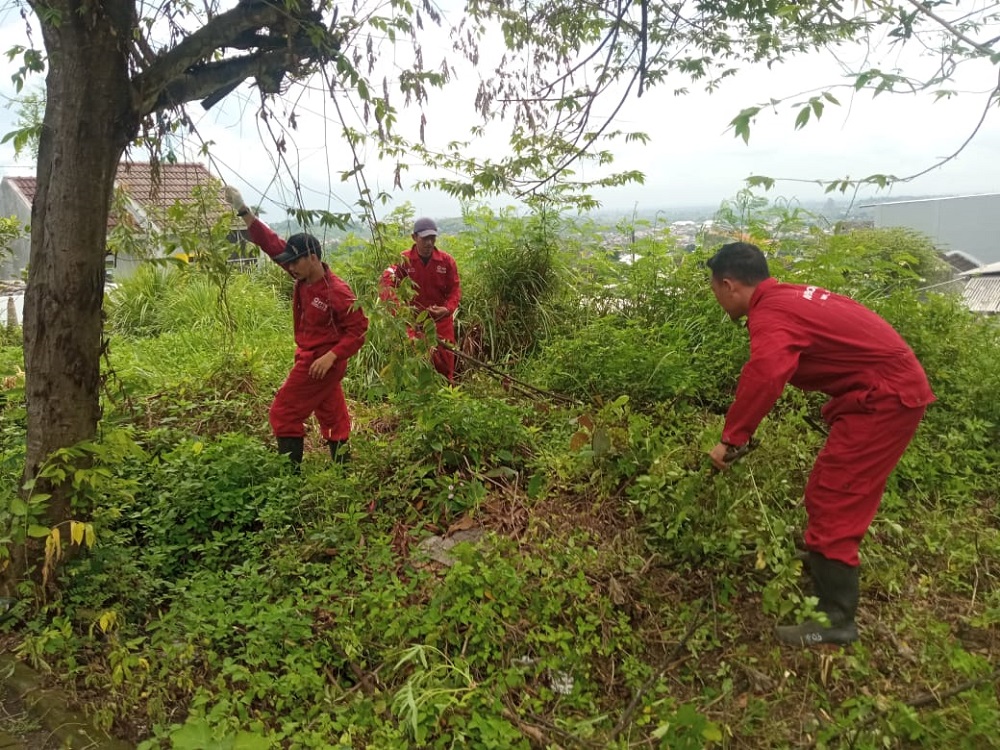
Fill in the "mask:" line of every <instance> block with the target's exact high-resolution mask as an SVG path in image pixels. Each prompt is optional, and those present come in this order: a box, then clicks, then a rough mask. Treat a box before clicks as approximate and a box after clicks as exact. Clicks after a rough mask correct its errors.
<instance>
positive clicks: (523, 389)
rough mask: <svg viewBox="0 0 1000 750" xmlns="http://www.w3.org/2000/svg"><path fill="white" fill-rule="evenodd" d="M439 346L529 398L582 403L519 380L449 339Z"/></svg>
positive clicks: (439, 342) (441, 342) (440, 342)
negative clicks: (455, 344)
mask: <svg viewBox="0 0 1000 750" xmlns="http://www.w3.org/2000/svg"><path fill="white" fill-rule="evenodd" d="M438 346H443V347H444V348H445V349H447V350H448V351H450V352H451V353H452V354H454V355H455V356H456V357H460V358H461V359H464V360H465V361H466V362H470V363H472V364H473V365H475V366H476V367H478V368H480V369H481V370H484V371H485V372H486V373H487V374H489V375H491V376H493V377H494V378H496V379H497V380H499V381H500V382H501V383H502V384H505V385H509V386H510V387H511V388H512V389H514V390H516V391H518V392H519V393H521V394H523V395H525V396H527V397H528V398H532V399H535V400H537V399H538V397H539V396H543V397H545V398H548V399H551V400H553V401H556V402H559V403H563V404H579V403H580V402H579V401H577V400H576V399H574V398H570V397H569V396H563V395H562V394H561V393H553V392H552V391H546V390H545V389H543V388H539V387H538V386H535V385H532V384H531V383H526V382H525V381H523V380H518V379H517V378H515V377H513V376H512V375H508V374H507V373H505V372H504V371H503V370H499V369H497V368H496V367H494V366H493V365H490V364H487V363H486V362H483V361H482V360H480V359H476V358H475V357H473V356H471V355H469V354H466V353H465V352H462V351H459V350H458V349H457V348H455V347H454V346H452V345H451V344H450V343H449V342H447V341H438Z"/></svg>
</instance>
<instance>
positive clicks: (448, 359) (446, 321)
mask: <svg viewBox="0 0 1000 750" xmlns="http://www.w3.org/2000/svg"><path fill="white" fill-rule="evenodd" d="M434 327H435V328H436V329H437V337H438V341H447V342H448V343H449V344H451V345H452V346H454V345H455V319H454V318H453V317H452V316H451V315H449V316H448V317H447V318H442V319H441V320H439V321H437V322H436V323H435V324H434ZM431 362H432V363H433V364H434V369H435V370H437V371H438V372H439V373H441V374H442V375H444V376H445V377H446V378H448V382H449V383H450V382H452V381H454V379H455V354H454V353H453V352H450V351H448V350H447V349H446V348H445V347H444V346H442V345H440V344H439V345H438V346H435V347H434V353H433V354H432V355H431Z"/></svg>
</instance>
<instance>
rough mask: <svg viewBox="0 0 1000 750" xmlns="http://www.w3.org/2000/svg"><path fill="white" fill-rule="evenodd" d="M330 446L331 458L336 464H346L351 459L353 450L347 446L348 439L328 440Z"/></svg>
mask: <svg viewBox="0 0 1000 750" xmlns="http://www.w3.org/2000/svg"><path fill="white" fill-rule="evenodd" d="M326 444H327V445H329V446H330V458H331V459H333V462H334V463H336V464H346V463H347V462H348V461H350V460H351V451H350V450H349V449H348V447H347V441H346V440H327V441H326Z"/></svg>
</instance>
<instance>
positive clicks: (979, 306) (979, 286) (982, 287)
mask: <svg viewBox="0 0 1000 750" xmlns="http://www.w3.org/2000/svg"><path fill="white" fill-rule="evenodd" d="M962 297H963V298H964V299H965V304H966V306H967V307H968V308H969V309H970V310H972V312H978V313H1000V276H974V277H972V278H970V279H969V280H968V282H966V284H965V289H963V290H962Z"/></svg>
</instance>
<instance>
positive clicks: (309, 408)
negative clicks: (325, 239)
mask: <svg viewBox="0 0 1000 750" xmlns="http://www.w3.org/2000/svg"><path fill="white" fill-rule="evenodd" d="M225 192H226V201H227V202H228V203H229V205H230V206H232V208H233V210H234V211H236V214H237V215H238V216H239V217H241V218H242V219H243V221H244V223H245V224H246V227H247V229H248V230H249V236H250V241H251V242H253V243H254V244H255V245H257V246H259V247H260V249H261V250H263V251H264V252H265V253H266V254H267V255H268V257H269V258H270V259H271V260H273V261H274V262H275V263H277V264H279V265H280V266H282V267H283V268H284V269H285V270H286V271H288V273H289V274H290V275H291V276H292V278H294V279H295V287H294V289H293V291H292V323H293V330H294V334H295V364H294V365H293V366H292V369H291V371H290V372H289V373H288V377H287V378H285V382H284V383H283V384H282V386H281V388H279V389H278V392H277V394H275V397H274V402H273V403H272V404H271V410H270V413H269V421H270V423H271V430H272V431H273V432H274V436H275V437H276V438H277V441H278V452H279V453H282V454H286V455H287V456H288V457H289V459H290V460H291V461H292V463H293V465H294V466H296V467H298V466H299V464H301V463H302V452H303V446H304V442H305V422H306V420H307V419H308V418H309V415H310V414H315V415H316V419H317V420H318V421H319V426H320V431H321V432H322V435H323V438H324V439H325V440H326V441H327V444H328V445H329V448H330V457H331V458H332V459H333V460H334V461H343V460H345V459H346V458H347V451H346V443H347V439H348V437H350V433H351V417H350V414H349V413H348V411H347V401H346V400H345V399H344V390H343V387H342V385H341V381H342V380H343V379H344V374H345V372H346V371H347V361H348V359H350V357H352V356H353V355H355V354H357V352H358V351H359V350H360V349H361V347H362V346H363V345H364V343H365V333H366V332H367V330H368V318H367V317H365V314H364V312H363V311H362V310H361V308H360V307H358V305H357V298H356V297H355V296H354V292H352V291H351V288H350V287H349V286H348V285H347V284H346V283H345V282H344V281H343V280H341V279H340V278H338V277H337V276H336V275H334V274H333V272H331V271H330V269H329V267H328V266H327V265H326V264H325V263H324V262H323V257H322V248H321V246H320V243H319V240H317V239H316V238H315V237H313V236H312V235H310V234H295V235H292V236H291V237H289V238H288V240H287V241H286V240H283V239H281V238H280V237H278V235H277V234H275V233H274V231H272V230H271V228H270V227H268V226H267V225H266V224H265V223H264V222H262V221H260V219H258V218H257V217H256V216H254V214H253V212H252V211H251V210H250V208H249V207H248V206H247V204H246V202H245V201H244V200H243V196H242V195H240V192H239V191H238V190H237V189H236V188H233V187H226V191H225Z"/></svg>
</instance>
